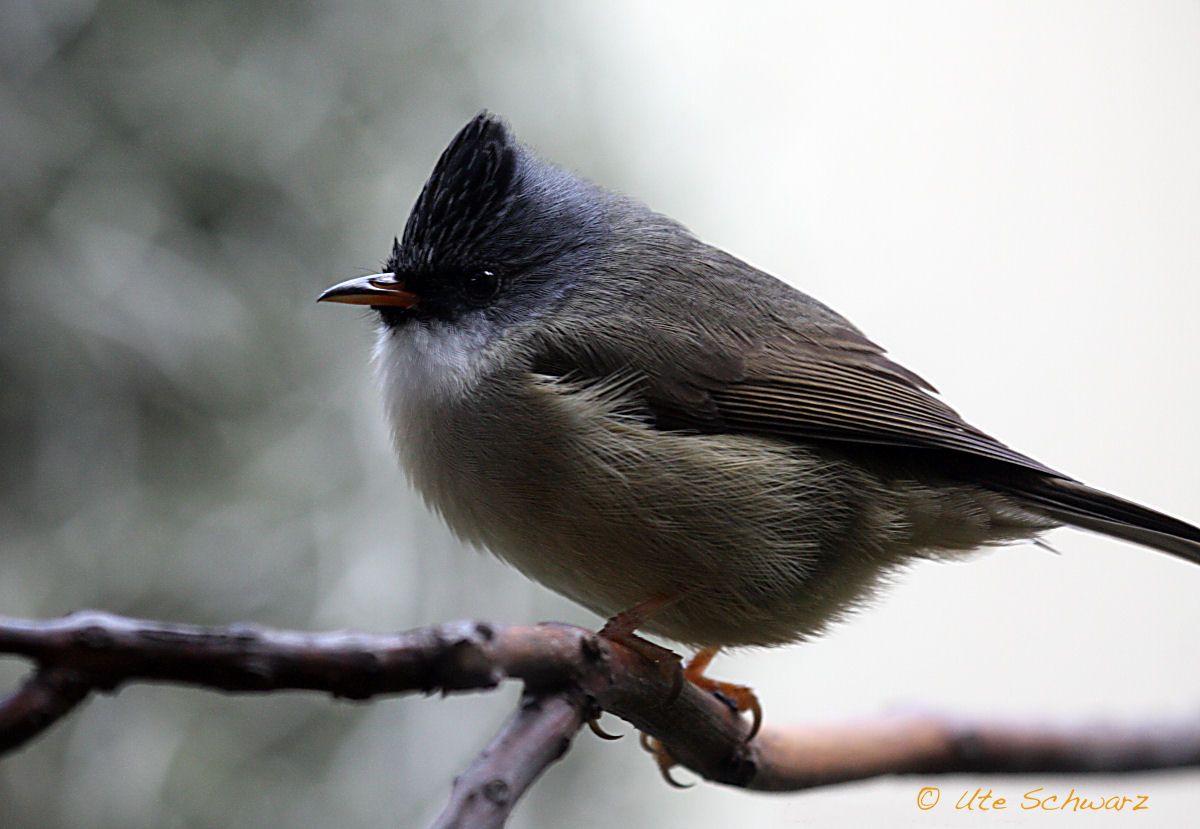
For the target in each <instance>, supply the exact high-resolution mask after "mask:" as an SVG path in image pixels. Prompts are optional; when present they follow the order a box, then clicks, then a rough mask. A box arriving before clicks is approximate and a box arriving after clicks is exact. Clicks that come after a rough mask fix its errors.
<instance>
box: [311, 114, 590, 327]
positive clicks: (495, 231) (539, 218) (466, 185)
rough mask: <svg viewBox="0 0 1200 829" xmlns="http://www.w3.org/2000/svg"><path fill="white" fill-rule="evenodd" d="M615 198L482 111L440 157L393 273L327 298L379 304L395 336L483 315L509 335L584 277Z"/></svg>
mask: <svg viewBox="0 0 1200 829" xmlns="http://www.w3.org/2000/svg"><path fill="white" fill-rule="evenodd" d="M609 199H611V197H610V196H608V194H606V193H605V192H604V191H602V190H600V189H599V188H597V187H595V186H594V185H591V184H589V183H588V182H585V181H583V180H582V179H579V178H578V177H576V176H574V175H571V174H570V173H568V172H566V171H564V170H561V169H559V168H557V167H555V166H553V165H551V164H549V163H547V162H545V161H542V160H541V159H539V158H538V157H536V156H535V155H534V154H533V153H532V152H530V151H529V150H528V149H526V148H525V147H523V146H521V145H520V144H518V143H517V142H516V140H515V139H514V138H513V136H512V134H511V132H510V131H509V129H508V127H507V126H506V125H505V123H504V122H503V121H501V120H500V119H499V118H497V117H495V116H493V115H491V114H488V113H486V112H485V113H481V114H480V115H478V116H476V117H475V118H474V119H472V120H471V121H470V122H469V123H468V124H467V125H466V126H465V127H463V128H462V129H461V130H460V131H459V133H458V135H456V136H455V137H454V139H453V140H452V141H451V142H450V145H449V146H448V147H446V149H445V150H444V151H443V152H442V155H441V158H440V159H438V162H437V165H436V166H435V167H434V169H433V173H432V174H431V175H430V177H429V180H428V181H427V182H426V183H425V186H424V188H423V189H422V190H421V194H420V196H419V197H418V198H417V202H416V204H415V205H414V206H413V209H412V213H411V214H410V215H409V217H408V221H407V223H406V224H405V226H404V234H403V236H402V237H400V238H399V239H397V240H396V241H395V242H394V244H393V247H392V251H391V253H390V255H389V256H388V258H387V262H386V264H385V266H384V268H383V272H382V273H378V274H373V275H370V276H363V277H359V278H356V279H351V280H348V281H346V282H342V283H340V284H338V285H335V286H333V287H332V288H329V289H328V290H327V291H325V292H324V293H323V294H321V296H320V297H319V301H325V302H343V303H349V304H354V305H368V306H371V307H372V308H374V309H375V310H377V311H378V312H379V313H380V316H381V318H382V321H383V323H384V325H385V326H387V327H389V328H393V329H394V328H401V327H405V326H409V325H412V324H415V323H420V322H422V321H424V322H429V321H433V320H440V321H443V322H445V323H449V324H451V325H454V324H458V323H462V322H463V321H464V320H466V319H467V318H468V317H473V318H476V320H477V321H485V322H486V324H487V325H488V326H489V328H491V329H493V330H496V331H500V330H502V329H503V328H505V327H507V325H509V324H512V323H516V322H523V321H526V320H529V319H531V318H535V317H537V316H539V315H540V313H541V312H542V311H543V310H544V309H545V308H547V307H549V306H550V305H552V304H553V302H554V300H555V299H556V298H557V297H560V296H562V295H563V294H564V293H565V292H566V291H567V290H569V289H570V287H571V285H572V283H573V281H577V280H578V279H579V276H578V275H579V274H581V273H584V272H586V270H587V268H586V266H585V260H586V259H587V257H588V256H590V255H593V254H594V252H595V251H596V249H597V248H598V247H599V245H600V244H601V242H602V239H603V238H604V236H605V235H606V232H607V231H606V218H605V217H606V203H607V201H608V200H609Z"/></svg>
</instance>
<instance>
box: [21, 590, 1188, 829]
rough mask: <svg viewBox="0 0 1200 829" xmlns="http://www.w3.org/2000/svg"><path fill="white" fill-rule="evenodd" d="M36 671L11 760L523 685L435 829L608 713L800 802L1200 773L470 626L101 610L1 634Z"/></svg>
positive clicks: (599, 646)
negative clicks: (181, 708) (807, 703)
mask: <svg viewBox="0 0 1200 829" xmlns="http://www.w3.org/2000/svg"><path fill="white" fill-rule="evenodd" d="M5 653H6V654H13V655H18V656H22V657H26V658H28V659H30V660H32V661H34V662H35V663H36V664H37V671H36V673H35V674H34V675H33V676H32V678H31V679H29V680H28V681H27V682H26V684H25V685H24V686H23V687H21V688H20V689H18V690H17V691H15V692H14V693H13V694H12V695H10V696H9V697H8V698H7V699H5V700H4V701H3V702H0V753H4V752H8V751H11V750H13V749H15V748H16V747H18V746H20V745H22V744H23V743H24V742H26V741H27V740H28V739H30V738H31V737H33V736H35V735H36V734H37V733H39V732H40V731H42V730H43V729H45V728H47V727H48V726H49V725H51V724H52V723H53V722H54V721H55V720H57V719H58V718H59V717H61V716H63V715H64V714H66V713H67V712H69V711H70V710H71V709H72V708H73V707H74V706H75V705H76V704H78V703H79V702H80V701H82V700H83V699H84V697H85V696H86V695H87V693H88V692H89V691H92V690H95V691H114V690H116V689H117V688H118V687H119V686H121V685H122V684H124V683H128V682H170V683H176V684H184V685H193V686H198V687H202V688H209V689H214V690H221V691H237V692H270V691H281V690H310V691H321V692H325V693H329V694H331V695H333V696H336V697H344V698H349V699H360V700H361V699H367V698H370V697H373V696H377V695H381V694H402V693H411V692H418V691H419V692H425V693H428V692H432V691H442V692H444V693H448V692H457V691H468V690H485V689H489V688H494V687H496V686H497V685H498V684H499V683H500V682H502V681H504V680H505V679H518V680H522V681H523V682H524V683H525V685H526V695H525V697H524V699H523V701H522V706H521V708H520V709H519V710H518V711H517V712H516V713H515V714H514V715H513V717H512V718H511V719H510V720H509V721H508V723H507V724H506V725H505V726H504V728H503V729H502V731H501V732H500V734H499V735H498V736H497V737H496V738H495V739H494V740H493V741H492V743H491V744H490V745H489V746H488V748H487V749H486V750H485V751H484V752H483V753H482V754H481V755H480V756H479V758H478V759H477V760H476V761H475V763H474V764H473V765H472V766H471V768H470V769H469V770H468V771H467V772H466V773H464V774H463V775H462V776H461V777H460V778H459V780H458V781H457V782H456V784H455V788H454V793H453V797H452V799H451V802H450V804H449V805H448V806H447V808H446V810H445V811H444V812H443V814H442V816H441V817H440V818H439V823H438V825H439V826H447V827H448V826H500V825H502V824H503V822H504V819H505V818H506V817H507V815H508V813H509V812H510V811H511V809H512V807H513V804H514V803H515V802H516V800H517V798H518V797H520V795H521V794H522V793H523V792H524V791H525V789H526V788H527V787H528V786H529V785H530V784H531V783H532V782H533V781H534V780H535V779H536V778H537V776H538V775H539V774H540V773H541V772H542V770H544V769H545V768H546V766H548V765H549V764H550V763H552V762H554V761H555V760H556V759H558V757H560V756H561V755H562V753H563V752H564V751H566V749H567V747H568V745H569V742H570V739H571V737H572V735H573V734H574V733H575V732H576V731H577V730H578V728H579V726H580V724H581V723H582V722H584V721H585V720H586V719H587V718H588V717H589V716H591V715H592V714H593V713H594V712H595V711H598V710H603V711H608V712H610V713H612V714H614V715H616V716H618V717H621V718H622V719H625V720H627V721H628V722H630V723H632V724H633V725H634V726H636V727H637V728H638V729H639V730H641V731H644V732H646V733H648V734H650V735H651V736H653V737H656V738H658V739H660V740H662V741H663V743H664V744H665V745H666V746H667V747H668V749H669V750H670V752H671V754H672V756H673V757H675V758H676V759H677V760H678V761H679V762H680V764H682V765H684V766H686V767H688V768H690V769H691V770H692V771H694V772H696V773H697V774H699V775H700V776H702V777H704V778H706V779H708V780H711V781H715V782H719V783H724V784H727V785H731V786H740V787H744V788H750V789H758V790H763V791H796V790H800V789H806V788H811V787H814V786H823V785H829V784H832V783H840V782H845V781H850V780H860V779H864V778H869V777H875V776H879V775H884V774H918V773H919V774H949V773H963V772H972V773H1013V772H1024V773H1028V772H1126V771H1141V770H1149V769H1165V768H1177V767H1184V766H1200V721H1193V722H1187V723H1175V724H1170V723H1165V724H1158V725H1155V726H1152V727H1151V726H1145V725H1139V726H1129V727H1126V728H1124V729H1117V728H1112V727H1103V728H1102V727H1093V728H1085V727H1077V728H1073V729H1061V728H1059V729H1055V728H1031V727H1028V726H1004V725H996V724H990V725H989V724H971V723H965V722H955V721H951V720H948V719H946V718H940V717H934V716H905V717H891V718H882V719H879V720H876V721H872V722H864V723H851V724H844V725H837V726H830V725H825V726H803V727H799V726H792V727H780V726H776V725H774V724H773V723H770V722H769V721H768V725H767V727H764V728H763V729H762V731H761V732H760V733H759V734H758V735H757V736H756V737H755V739H753V740H751V741H750V742H746V737H747V734H748V726H747V724H746V722H745V721H744V720H742V719H741V718H739V717H737V716H735V715H734V714H733V712H731V711H730V709H729V708H728V707H727V706H726V705H725V704H724V703H723V702H722V701H721V700H719V699H718V698H717V697H715V696H713V695H711V694H708V693H705V692H703V691H701V690H700V689H698V688H696V687H695V686H693V685H692V684H690V683H683V685H682V686H680V685H679V683H678V679H679V675H678V669H677V667H676V666H675V665H674V664H673V663H670V664H655V663H653V662H651V661H650V660H648V659H647V658H646V657H645V656H643V655H641V654H639V653H638V652H636V651H634V650H631V649H629V648H627V647H625V646H623V645H621V644H619V643H616V642H612V641H609V640H608V639H605V638H603V637H599V636H597V635H596V634H595V633H592V632H590V631H587V630H583V629H581V628H576V627H570V626H566V625H556V624H542V625H526V626H521V625H514V626H502V625H490V624H485V623H481V622H457V623H449V624H444V625H437V626H434V627H429V628H422V629H419V630H414V631H410V632H407V633H398V634H380V635H369V634H361V633H300V632H295V631H280V630H267V629H262V628H257V627H252V626H246V625H235V626H230V627H222V628H212V627H198V626H191V625H176V624H164V623H160V622H149V621H142V620H137V619H129V618H125V617H120V616H113V615H110V614H104V613H79V614H75V615H72V616H68V617H65V618H62V619H57V620H53V621H47V622H34V621H26V620H18V619H7V620H6V619H0V654H5Z"/></svg>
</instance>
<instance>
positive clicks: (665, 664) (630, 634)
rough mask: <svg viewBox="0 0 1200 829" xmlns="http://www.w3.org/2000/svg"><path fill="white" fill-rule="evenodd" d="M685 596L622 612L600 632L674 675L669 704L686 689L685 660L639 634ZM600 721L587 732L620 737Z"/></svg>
mask: <svg viewBox="0 0 1200 829" xmlns="http://www.w3.org/2000/svg"><path fill="white" fill-rule="evenodd" d="M682 596H683V594H682V593H680V594H678V595H675V596H667V595H658V596H652V597H650V598H649V599H646V600H645V601H644V602H639V603H638V604H636V605H634V606H633V607H631V608H629V609H627V610H622V611H621V612H620V613H618V614H617V615H616V616H613V617H612V618H611V619H609V620H608V621H607V622H605V623H604V627H602V628H600V630H599V631H598V634H599V635H600V636H603V637H604V638H605V639H608V640H609V641H610V642H616V643H618V644H620V645H623V646H625V647H627V648H629V649H630V650H631V651H633V652H634V653H636V654H637V655H638V656H640V657H642V658H643V659H645V660H646V661H648V662H650V663H652V664H654V665H655V666H658V667H659V669H660V670H663V671H671V673H672V677H671V680H672V686H671V692H670V694H668V695H667V700H666V701H667V703H670V702H672V701H674V699H675V698H676V697H677V696H679V692H680V690H682V688H683V672H682V671H681V670H680V669H679V664H680V662H681V661H682V660H681V658H680V656H679V654H677V653H675V651H673V650H670V649H668V648H664V647H662V646H661V645H656V644H654V643H653V642H651V641H650V640H648V639H643V638H642V637H640V636H638V635H637V633H636V631H637V629H638V628H640V627H641V626H642V625H644V624H645V623H646V620H647V619H649V618H650V617H651V616H652V615H654V614H655V613H657V612H658V611H660V610H662V609H663V608H664V607H666V606H667V605H670V604H672V603H674V602H676V601H678V600H679V599H680V598H681V597H682ZM599 719H600V717H599V716H598V715H597V716H595V717H592V718H591V719H590V720H588V728H590V729H591V730H592V733H593V734H595V735H596V736H597V737H600V738H602V739H605V740H615V739H618V737H619V736H620V735H618V734H609V733H608V732H607V731H605V730H604V729H603V728H601V727H600V723H599Z"/></svg>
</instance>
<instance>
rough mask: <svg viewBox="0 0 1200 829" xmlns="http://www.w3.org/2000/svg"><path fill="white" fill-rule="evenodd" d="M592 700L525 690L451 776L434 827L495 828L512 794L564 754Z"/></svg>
mask: <svg viewBox="0 0 1200 829" xmlns="http://www.w3.org/2000/svg"><path fill="white" fill-rule="evenodd" d="M591 711H592V705H591V703H590V702H589V701H588V699H587V697H586V696H584V695H583V694H582V693H580V692H579V691H577V690H568V691H563V692H561V693H557V694H549V695H544V696H543V695H538V694H526V695H525V696H524V697H522V699H521V704H520V705H518V706H517V710H516V711H515V712H514V713H513V715H512V716H511V717H509V719H508V721H507V722H506V723H505V724H504V727H503V728H501V729H500V733H499V734H497V735H496V737H495V738H494V739H493V740H492V741H491V742H490V743H488V746H487V748H485V749H484V750H483V751H482V752H481V753H480V754H479V756H478V757H476V758H475V762H474V763H472V764H471V766H470V768H468V769H467V770H466V771H465V772H463V773H462V774H461V775H459V776H458V777H457V778H455V780H454V789H453V791H451V793H450V802H449V803H447V804H446V808H445V809H443V810H442V813H441V814H440V815H439V816H438V818H437V820H435V821H434V822H433V827H434V829H466V827H480V828H481V829H482V827H487V829H492V827H500V826H503V825H504V822H505V820H507V819H508V815H509V812H511V811H512V809H513V806H515V805H516V802H517V799H518V798H520V797H521V795H523V794H524V793H525V790H526V789H528V788H529V786H530V785H531V784H532V783H533V781H534V780H536V779H537V777H538V775H540V774H541V773H542V772H543V771H544V770H545V769H546V767H547V766H549V765H550V764H551V763H553V762H554V761H555V760H558V759H559V758H560V757H562V756H563V755H564V754H566V753H567V749H568V748H570V747H571V738H572V737H574V736H575V732H576V731H578V730H579V729H580V727H582V725H583V724H584V723H585V722H586V721H587V718H588V716H589V714H590V713H591Z"/></svg>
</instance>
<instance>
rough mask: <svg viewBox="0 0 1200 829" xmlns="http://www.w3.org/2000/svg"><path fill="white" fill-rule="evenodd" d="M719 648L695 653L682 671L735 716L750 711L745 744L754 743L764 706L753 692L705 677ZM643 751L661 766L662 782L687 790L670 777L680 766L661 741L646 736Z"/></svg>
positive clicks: (644, 736)
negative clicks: (677, 766)
mask: <svg viewBox="0 0 1200 829" xmlns="http://www.w3.org/2000/svg"><path fill="white" fill-rule="evenodd" d="M720 650H721V648H720V647H711V648H704V649H702V650H699V651H697V652H696V655H695V656H693V657H692V658H691V659H689V660H688V663H687V665H686V666H685V667H684V669H683V676H684V678H685V679H687V681H688V682H690V683H692V684H693V685H695V686H696V687H697V688H699V689H700V690H702V691H708V692H709V693H711V694H713V695H714V696H715V697H717V699H719V700H721V702H723V703H725V704H726V705H728V706H729V709H730V710H731V711H732V712H733V713H734V714H735V715H737V714H741V713H742V712H743V711H749V712H750V715H751V722H750V733H749V734H748V735H746V742H749V741H750V740H753V739H754V736H755V735H756V734H758V729H759V727H760V726H761V725H762V706H761V705H759V702H758V697H756V696H755V695H754V692H753V691H752V690H750V689H749V688H748V687H746V686H745V685H734V684H733V683H731V682H721V681H720V680H717V679H710V678H709V677H707V676H705V675H704V672H705V671H706V670H708V666H709V664H710V663H711V662H712V661H713V657H715V656H716V655H717V652H718V651H720ZM641 744H642V748H644V749H646V751H648V752H650V753H651V754H653V755H654V760H655V762H657V763H658V770H659V772H661V773H662V776H663V779H664V780H666V781H667V783H668V784H670V785H672V786H674V787H675V788H677V789H685V788H687V786H685V785H684V784H682V783H680V782H678V781H677V780H676V779H675V778H673V777H672V776H671V769H672V768H674V767H675V766H676V765H678V763H676V762H675V758H674V757H672V756H671V752H670V751H668V750H667V747H666V746H665V745H663V743H662V741H661V740H656V739H655V738H653V737H650V736H648V735H646V734H642V735H641Z"/></svg>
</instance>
